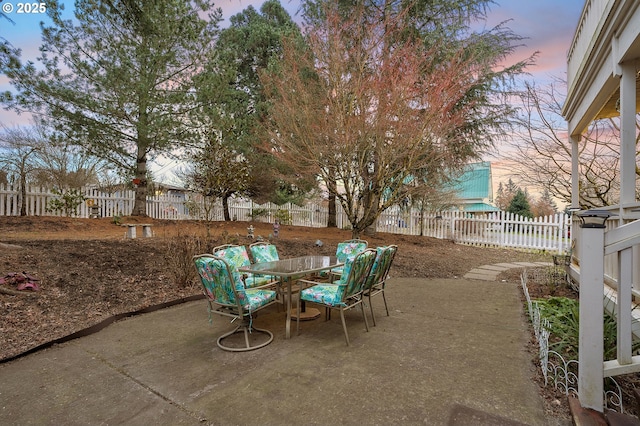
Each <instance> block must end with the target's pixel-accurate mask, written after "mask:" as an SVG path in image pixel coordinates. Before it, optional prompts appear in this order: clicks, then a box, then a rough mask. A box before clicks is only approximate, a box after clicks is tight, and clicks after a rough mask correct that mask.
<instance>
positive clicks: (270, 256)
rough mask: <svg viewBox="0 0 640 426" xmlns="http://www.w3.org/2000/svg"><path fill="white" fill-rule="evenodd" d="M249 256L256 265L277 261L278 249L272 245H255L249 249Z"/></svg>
mask: <svg viewBox="0 0 640 426" xmlns="http://www.w3.org/2000/svg"><path fill="white" fill-rule="evenodd" d="M249 250H251V256H253V260H254V261H255V262H256V263H263V262H273V261H274V260H278V259H279V256H278V249H276V246H274V245H273V244H257V245H255V246H251V247H249Z"/></svg>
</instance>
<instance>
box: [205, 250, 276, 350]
mask: <svg viewBox="0 0 640 426" xmlns="http://www.w3.org/2000/svg"><path fill="white" fill-rule="evenodd" d="M201 258H203V259H204V258H206V259H211V261H219V262H222V264H223V265H224V266H225V268H226V273H227V274H228V277H229V280H230V282H231V281H232V280H233V273H232V269H231V266H230V265H229V263H228V262H227V261H226V260H225V259H223V258H221V257H218V256H215V255H213V254H208V253H206V254H199V255H196V256H193V261H194V263H195V264H196V270H197V272H198V275H199V276H200V283H201V284H202V289H203V292H204V294H205V296H206V300H207V303H208V305H209V306H208V309H209V313H210V314H211V313H215V314H217V315H221V316H226V317H230V318H232V320H231V322H234V321H236V320H240V321H239V324H238V325H237V326H236V328H234V329H233V330H231V331H229V332H228V333H225V334H223V335H221V336H219V337H218V339H217V340H216V343H217V345H218V347H219V348H220V349H223V350H225V351H231V352H245V351H251V350H255V349H259V348H262V347H264V346H266V345H268V344H269V343H271V342H272V341H273V333H271V331H269V330H265V329H261V328H257V327H253V315H254V314H255V313H256V312H258V311H260V310H261V309H264V308H266V307H267V306H270V305H272V304H274V303H276V302H277V299H275V298H274V300H272V301H271V302H269V303H267V304H265V305H262V306H260V307H258V308H257V309H255V310H253V311H246V310H245V309H244V307H243V306H242V304H241V302H240V300H241V298H240V297H239V294H238V291H239V290H238V289H237V288H236V285H235V283H233V282H231V284H232V288H233V295H234V300H235V303H233V304H231V303H224V302H221V301H218V300H215V299H212V298H211V296H210V293H209V292H208V291H207V286H206V285H205V283H204V278H203V277H202V275H201V274H200V270H199V269H198V266H197V260H198V259H201ZM214 285H219V284H218V283H216V282H214ZM242 287H243V288H244V283H243V286H242ZM251 290H257V289H245V290H244V291H251ZM262 291H271V290H262ZM253 332H257V333H259V334H264V335H266V336H268V338H267V340H266V341H264V342H262V343H259V344H257V345H252V344H251V342H250V340H249V334H251V333H253ZM239 333H242V334H244V347H234V346H227V345H225V344H224V343H223V341H224V340H225V339H226V338H228V337H230V336H232V335H234V334H239Z"/></svg>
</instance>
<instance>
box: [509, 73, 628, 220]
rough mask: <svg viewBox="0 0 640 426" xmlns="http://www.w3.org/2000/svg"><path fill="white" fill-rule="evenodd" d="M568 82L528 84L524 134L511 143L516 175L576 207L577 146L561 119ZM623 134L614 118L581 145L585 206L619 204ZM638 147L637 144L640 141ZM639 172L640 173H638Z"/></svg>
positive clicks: (522, 122)
mask: <svg viewBox="0 0 640 426" xmlns="http://www.w3.org/2000/svg"><path fill="white" fill-rule="evenodd" d="M564 86H566V84H565V83H564V82H561V81H557V82H555V83H553V84H550V85H549V86H547V87H543V88H538V87H536V86H534V85H530V84H528V85H527V86H526V91H525V93H524V94H523V96H522V109H521V111H522V114H521V116H520V125H521V126H520V130H519V131H518V133H517V134H516V137H514V138H513V139H512V141H511V147H512V149H513V154H512V158H513V159H514V160H515V161H514V169H513V175H514V176H516V177H518V179H519V181H520V182H522V183H524V184H526V185H531V186H535V187H538V188H541V189H542V190H543V191H549V193H550V194H551V195H552V196H554V197H556V198H558V199H560V200H563V201H566V202H567V203H569V204H570V203H571V143H570V142H569V140H568V136H567V130H566V122H565V121H564V119H562V116H561V115H560V112H561V109H562V103H563V101H564V94H563V93H564V91H563V90H562V88H563V87H564ZM619 138H620V131H619V129H618V127H617V125H616V121H615V120H613V119H607V120H600V121H596V122H594V124H593V125H592V126H591V127H590V128H589V129H588V131H587V133H586V134H585V135H583V137H582V140H581V142H580V144H579V170H580V171H579V173H580V183H579V187H580V195H579V200H580V207H582V208H585V209H587V208H592V207H602V206H607V205H610V204H613V203H614V202H615V200H616V199H617V197H618V194H619V190H620V187H619V185H620V184H619V176H618V172H619V166H618V161H619V157H620V154H619V152H620V144H619V140H620V139H619ZM636 145H637V140H636ZM636 174H638V170H636Z"/></svg>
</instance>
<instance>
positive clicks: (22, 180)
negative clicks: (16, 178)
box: [20, 170, 27, 216]
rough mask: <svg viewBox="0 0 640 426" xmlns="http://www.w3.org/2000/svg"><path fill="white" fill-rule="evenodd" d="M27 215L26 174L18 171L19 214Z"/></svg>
mask: <svg viewBox="0 0 640 426" xmlns="http://www.w3.org/2000/svg"><path fill="white" fill-rule="evenodd" d="M26 215H27V176H26V175H25V172H24V170H23V171H22V173H20V216H26Z"/></svg>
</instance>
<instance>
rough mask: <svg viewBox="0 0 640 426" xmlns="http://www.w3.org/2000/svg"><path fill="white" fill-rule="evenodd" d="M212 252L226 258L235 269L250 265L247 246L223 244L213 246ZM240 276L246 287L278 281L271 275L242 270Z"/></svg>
mask: <svg viewBox="0 0 640 426" xmlns="http://www.w3.org/2000/svg"><path fill="white" fill-rule="evenodd" d="M213 254H215V255H216V256H218V257H221V258H223V259H224V260H226V261H227V263H229V264H230V265H231V266H232V267H233V268H236V270H237V269H239V268H242V267H243V266H249V265H251V261H250V260H249V253H247V248H246V247H245V246H239V245H236V244H224V245H221V246H218V247H214V248H213ZM242 276H243V278H244V285H245V286H246V287H247V288H265V287H273V286H275V285H276V284H277V283H278V281H277V280H274V279H273V277H270V276H266V275H259V274H251V273H248V272H243V273H242Z"/></svg>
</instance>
